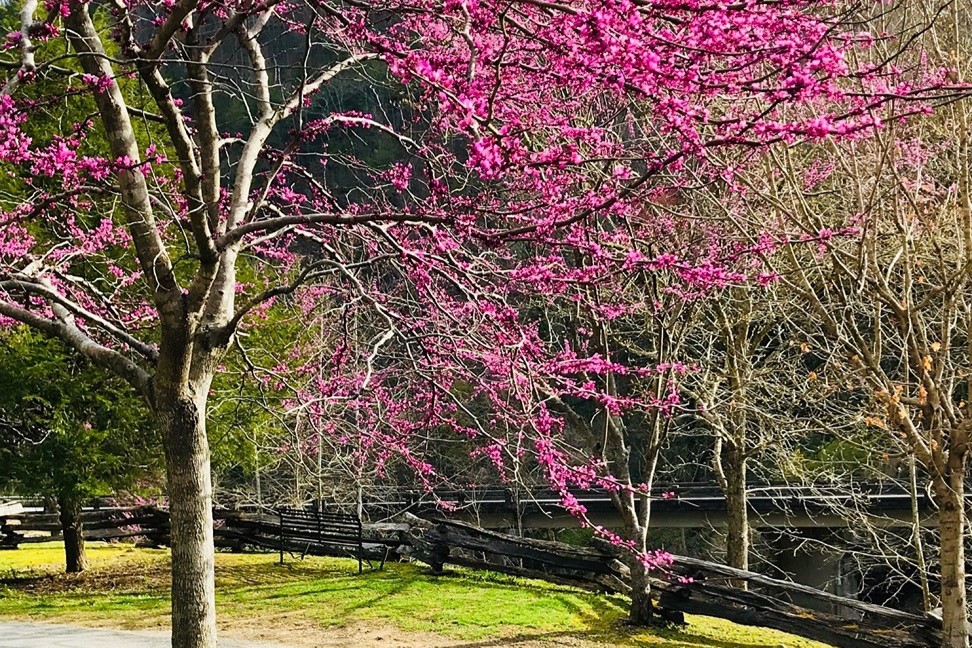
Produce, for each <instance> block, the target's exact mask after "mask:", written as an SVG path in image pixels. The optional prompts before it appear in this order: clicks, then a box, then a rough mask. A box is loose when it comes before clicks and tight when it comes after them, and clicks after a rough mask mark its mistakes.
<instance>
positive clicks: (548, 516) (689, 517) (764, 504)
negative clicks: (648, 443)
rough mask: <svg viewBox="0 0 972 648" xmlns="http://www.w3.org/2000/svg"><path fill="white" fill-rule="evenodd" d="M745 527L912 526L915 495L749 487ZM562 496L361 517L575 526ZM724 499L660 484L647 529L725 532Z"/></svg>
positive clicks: (924, 500) (868, 487) (598, 510)
mask: <svg viewBox="0 0 972 648" xmlns="http://www.w3.org/2000/svg"><path fill="white" fill-rule="evenodd" d="M748 492H749V521H750V526H752V527H753V528H757V529H758V528H770V527H775V528H790V529H793V528H797V529H840V528H846V527H847V526H848V525H851V524H854V521H853V520H852V519H850V520H849V518H850V516H847V515H846V514H841V511H842V510H843V511H846V510H847V509H853V510H854V511H856V512H858V513H859V514H862V515H866V516H867V518H868V519H869V521H871V522H872V523H873V524H877V525H882V526H911V525H912V524H913V514H912V496H911V494H910V493H909V492H908V491H907V490H905V489H903V488H900V487H896V486H892V485H888V484H881V483H878V482H871V483H863V484H857V485H855V487H854V490H853V491H851V490H848V489H847V488H844V487H835V486H833V485H814V486H790V485H786V484H774V485H762V486H759V485H754V486H752V487H751V488H750V489H749V491H748ZM573 495H574V496H575V497H576V498H577V500H578V501H579V502H580V503H581V504H583V505H584V507H585V508H586V509H587V512H588V517H589V518H590V520H591V521H592V522H593V523H595V524H599V525H601V526H604V527H608V528H618V527H620V526H622V521H621V516H620V514H619V513H618V511H617V509H615V507H614V505H613V503H612V501H611V496H610V493H608V492H607V491H604V490H590V491H576V492H574V493H573ZM916 499H917V505H918V511H919V518H920V521H921V524H922V525H923V526H930V525H934V524H935V522H936V511H937V507H936V506H935V504H934V501H933V499H932V497H931V496H930V494H929V493H928V492H925V491H921V492H919V493H918V494H917V498H916ZM560 501H561V499H560V495H559V493H556V492H553V491H551V490H549V489H543V488H538V489H529V488H525V487H520V488H519V489H517V490H514V489H512V488H504V487H498V486H488V487H483V488H475V489H468V490H437V491H434V492H433V493H423V492H420V491H402V490H399V491H391V492H389V493H388V494H386V495H385V496H383V497H375V498H370V499H366V500H365V501H364V502H363V506H364V512H365V513H366V515H367V517H369V518H371V519H372V520H375V519H378V518H381V517H383V516H385V515H393V514H394V513H396V512H400V511H403V510H409V511H411V512H413V513H416V514H430V513H434V514H438V515H445V516H446V517H450V518H453V519H458V520H462V521H466V522H470V523H474V524H476V525H478V526H481V527H484V528H492V529H500V528H515V527H522V528H527V529H561V528H567V527H576V526H578V525H579V522H578V520H577V519H576V518H575V517H574V516H572V515H570V514H569V513H567V512H565V511H564V509H563V508H562V507H561V506H560ZM726 521H727V511H726V499H725V497H724V496H723V494H722V491H720V490H719V488H718V487H717V486H716V485H715V484H711V483H710V484H706V483H692V484H677V485H676V484H672V485H660V486H657V487H655V488H654V489H652V500H651V526H652V528H656V529H698V528H708V527H724V526H725V525H726Z"/></svg>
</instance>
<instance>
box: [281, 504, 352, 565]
mask: <svg viewBox="0 0 972 648" xmlns="http://www.w3.org/2000/svg"><path fill="white" fill-rule="evenodd" d="M277 515H278V516H279V519H280V561H281V562H283V552H284V547H285V546H288V545H290V546H292V545H295V544H296V545H304V546H305V549H304V553H315V551H314V550H315V549H321V550H326V549H327V548H331V547H333V548H335V549H338V548H342V547H343V548H352V549H354V555H355V556H356V557H357V558H358V563H359V565H358V568H359V571H360V568H361V565H360V563H361V554H362V551H363V547H362V543H361V518H359V517H358V516H357V515H349V514H346V513H331V512H327V511H312V510H307V509H293V508H282V509H277Z"/></svg>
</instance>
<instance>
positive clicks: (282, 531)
mask: <svg viewBox="0 0 972 648" xmlns="http://www.w3.org/2000/svg"><path fill="white" fill-rule="evenodd" d="M277 515H279V516H280V564H281V565H282V564H284V563H283V555H284V525H283V511H282V510H281V511H277Z"/></svg>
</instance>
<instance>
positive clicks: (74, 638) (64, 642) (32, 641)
mask: <svg viewBox="0 0 972 648" xmlns="http://www.w3.org/2000/svg"><path fill="white" fill-rule="evenodd" d="M219 646H220V648H285V647H284V646H280V645H279V644H278V645H271V644H256V643H251V642H246V641H236V640H225V641H220V642H219ZM0 648H169V635H168V633H166V632H128V631H125V630H105V629H99V628H78V627H75V626H65V625H54V624H50V623H27V622H21V621H11V622H7V621H4V622H0Z"/></svg>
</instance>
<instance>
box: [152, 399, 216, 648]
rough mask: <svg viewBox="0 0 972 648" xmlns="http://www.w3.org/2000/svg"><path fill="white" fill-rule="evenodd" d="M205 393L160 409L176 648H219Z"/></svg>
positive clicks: (174, 647)
mask: <svg viewBox="0 0 972 648" xmlns="http://www.w3.org/2000/svg"><path fill="white" fill-rule="evenodd" d="M205 398H206V397H205V394H203V395H202V396H201V397H197V398H196V399H193V398H191V397H190V396H188V395H182V396H180V397H178V398H176V399H174V400H173V402H172V403H171V404H160V405H157V409H156V415H157V417H158V419H159V424H160V428H161V430H162V434H163V438H164V441H165V454H166V468H167V473H168V474H167V476H168V495H169V510H170V517H171V525H172V528H171V534H172V535H171V538H172V540H171V541H172V648H216V588H215V576H214V548H213V508H212V506H213V502H212V499H213V497H212V478H211V474H210V464H209V442H208V440H207V437H206V420H205V411H206V405H205Z"/></svg>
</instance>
